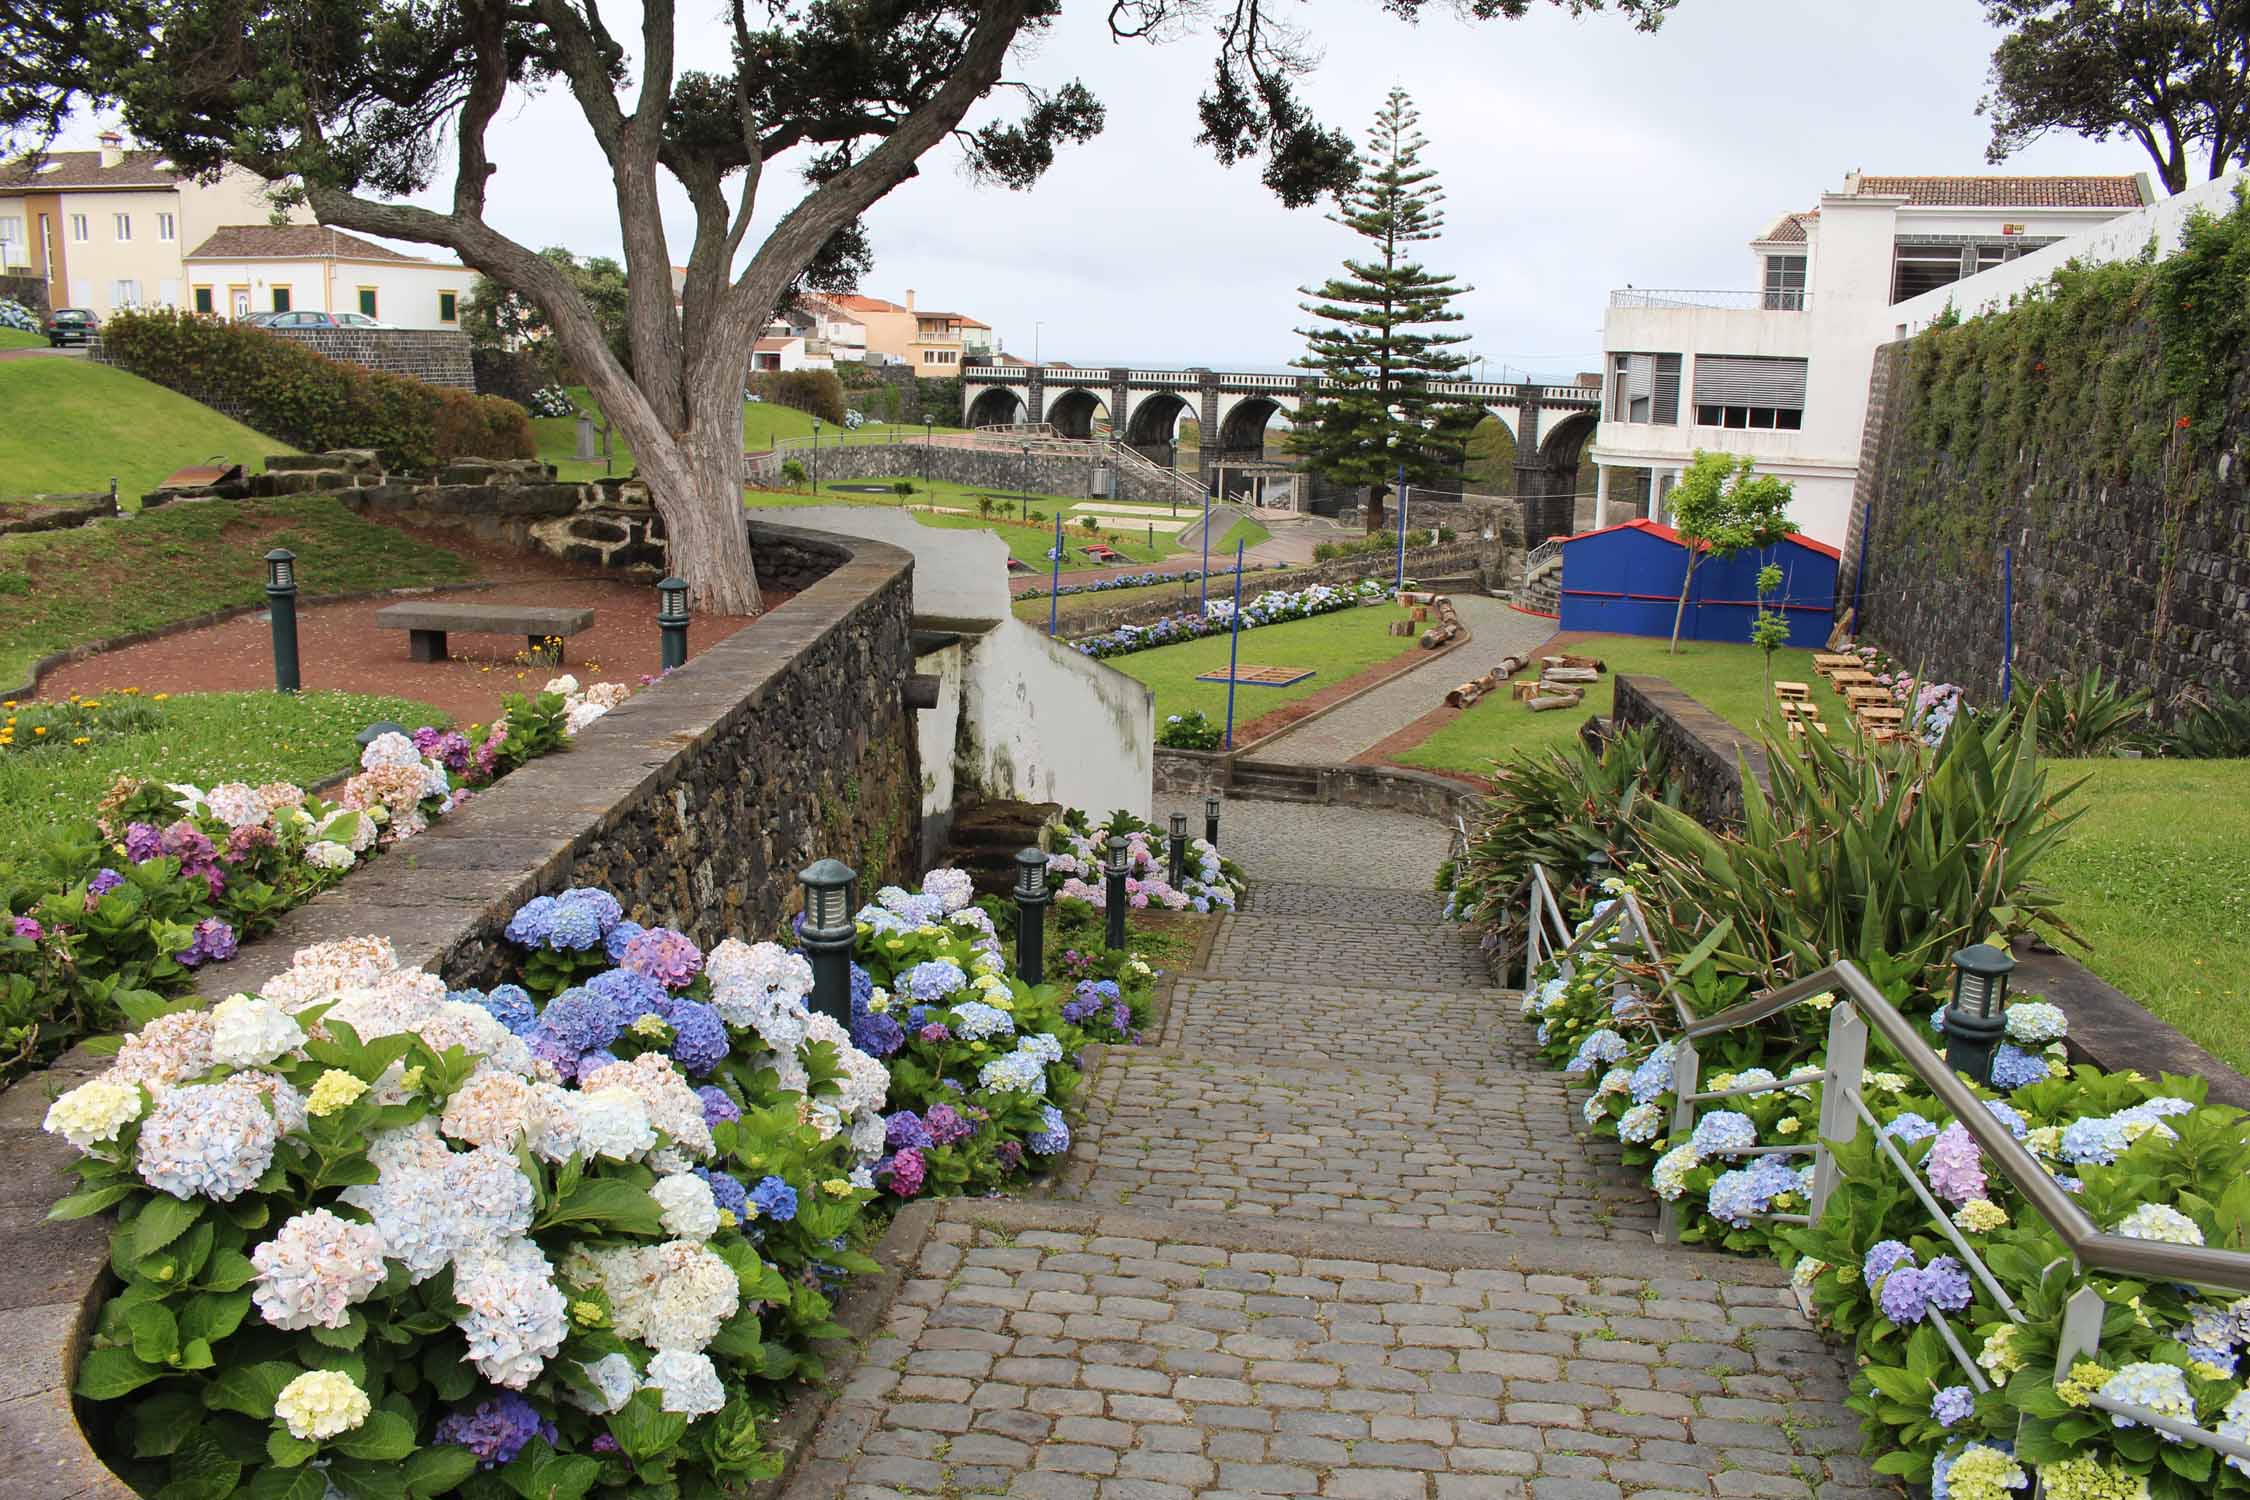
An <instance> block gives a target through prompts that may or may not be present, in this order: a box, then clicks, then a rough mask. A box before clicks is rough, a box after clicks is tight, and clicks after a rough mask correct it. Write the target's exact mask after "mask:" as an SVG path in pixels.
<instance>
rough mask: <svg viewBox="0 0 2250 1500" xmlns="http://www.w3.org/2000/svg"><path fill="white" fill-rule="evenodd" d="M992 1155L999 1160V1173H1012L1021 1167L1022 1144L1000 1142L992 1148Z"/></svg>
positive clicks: (1019, 1142)
mask: <svg viewBox="0 0 2250 1500" xmlns="http://www.w3.org/2000/svg"><path fill="white" fill-rule="evenodd" d="M992 1154H993V1155H994V1156H995V1157H998V1158H999V1161H1000V1170H1001V1171H1003V1172H1013V1171H1014V1170H1015V1169H1016V1168H1018V1167H1020V1166H1022V1165H1023V1142H1021V1141H1002V1142H1001V1143H1000V1144H999V1145H997V1146H995V1147H993V1148H992Z"/></svg>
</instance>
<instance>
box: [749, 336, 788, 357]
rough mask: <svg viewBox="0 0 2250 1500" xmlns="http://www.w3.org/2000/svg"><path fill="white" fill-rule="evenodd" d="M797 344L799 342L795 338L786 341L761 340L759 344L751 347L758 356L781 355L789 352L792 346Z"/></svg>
mask: <svg viewBox="0 0 2250 1500" xmlns="http://www.w3.org/2000/svg"><path fill="white" fill-rule="evenodd" d="M796 342H797V340H796V339H795V338H794V337H792V338H786V339H760V340H758V342H757V343H755V344H753V345H751V346H750V347H751V350H752V351H753V352H754V353H758V354H780V353H782V352H784V351H785V350H787V349H788V347H789V346H790V345H791V344H794V343H796Z"/></svg>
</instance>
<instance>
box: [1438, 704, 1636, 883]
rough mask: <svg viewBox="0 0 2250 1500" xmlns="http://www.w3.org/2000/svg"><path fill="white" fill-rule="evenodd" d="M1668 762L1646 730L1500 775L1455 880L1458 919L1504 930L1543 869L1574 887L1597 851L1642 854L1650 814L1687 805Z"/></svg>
mask: <svg viewBox="0 0 2250 1500" xmlns="http://www.w3.org/2000/svg"><path fill="white" fill-rule="evenodd" d="M1667 760H1668V757H1667V756H1666V754H1665V751H1664V745H1663V742H1662V741H1660V740H1659V739H1658V738H1657V736H1656V731H1655V730H1654V729H1653V728H1651V727H1649V726H1646V725H1642V726H1637V727H1634V728H1630V729H1624V730H1620V731H1619V732H1618V733H1616V734H1613V735H1611V736H1610V737H1609V739H1607V740H1606V741H1604V742H1603V744H1602V746H1601V748H1600V749H1599V750H1594V749H1589V748H1588V747H1587V746H1585V745H1584V744H1581V743H1578V742H1575V741H1574V742H1573V743H1571V744H1570V745H1568V746H1567V747H1565V748H1562V749H1559V750H1550V751H1548V752H1547V753H1546V754H1544V755H1536V756H1534V755H1522V756H1518V757H1517V758H1516V759H1514V760H1511V761H1508V762H1506V763H1505V764H1502V765H1500V766H1498V767H1496V768H1495V769H1494V772H1493V780H1494V782H1495V783H1496V785H1497V790H1495V791H1494V792H1493V794H1492V796H1491V797H1489V798H1487V799H1486V801H1485V804H1484V810H1483V812H1482V813H1481V814H1480V815H1479V819H1478V822H1477V826H1476V830H1475V832H1474V834H1473V835H1472V836H1471V838H1470V842H1469V852H1468V857H1467V858H1466V859H1464V860H1462V861H1461V863H1460V869H1459V870H1458V872H1457V873H1456V876H1455V879H1456V880H1457V882H1458V885H1459V896H1458V899H1457V902H1456V906H1455V914H1456V915H1461V916H1472V917H1475V918H1477V919H1479V920H1482V921H1486V922H1496V921H1498V920H1499V917H1500V912H1501V909H1502V907H1504V906H1505V905H1506V904H1507V903H1508V901H1509V899H1510V898H1511V897H1512V896H1513V895H1514V894H1515V890H1516V887H1518V886H1519V885H1521V884H1523V882H1524V880H1525V878H1526V877H1528V876H1529V875H1530V874H1531V867H1532V866H1533V865H1534V864H1543V865H1545V866H1546V867H1547V868H1548V870H1550V871H1552V872H1558V873H1560V874H1562V875H1564V876H1565V877H1566V878H1569V877H1574V876H1575V875H1576V874H1577V872H1578V871H1580V870H1582V869H1584V868H1585V867H1586V858H1587V856H1588V855H1590V854H1592V853H1594V852H1595V851H1596V850H1600V851H1602V852H1603V853H1606V854H1610V855H1611V856H1612V858H1616V857H1618V856H1620V855H1626V856H1630V855H1631V854H1632V853H1633V852H1635V851H1637V849H1638V847H1639V844H1638V833H1637V829H1638V827H1639V825H1640V823H1641V821H1642V819H1643V817H1644V815H1645V813H1646V812H1647V809H1648V807H1649V805H1650V804H1651V803H1652V802H1665V803H1669V804H1673V805H1677V803H1678V801H1679V796H1680V793H1679V787H1678V785H1677V783H1676V782H1675V781H1674V780H1673V779H1672V778H1670V777H1668V776H1667V775H1666V774H1665V773H1666V769H1667Z"/></svg>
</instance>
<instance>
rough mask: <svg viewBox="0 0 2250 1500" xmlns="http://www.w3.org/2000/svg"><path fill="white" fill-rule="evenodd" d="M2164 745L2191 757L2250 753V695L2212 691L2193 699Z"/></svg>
mask: <svg viewBox="0 0 2250 1500" xmlns="http://www.w3.org/2000/svg"><path fill="white" fill-rule="evenodd" d="M2164 748H2165V749H2166V750H2167V751H2169V752H2170V753H2171V754H2173V755H2177V756H2181V757H2183V758H2186V759H2189V760H2236V759H2240V758H2241V757H2243V756H2250V694H2244V695H2243V696H2241V697H2239V698H2238V697H2235V696H2233V695H2232V694H2229V693H2225V692H2213V693H2212V694H2210V695H2209V696H2208V697H2203V698H2199V699H2197V700H2195V701H2194V702H2192V703H2191V704H2190V705H2189V707H2188V709H2187V711H2186V712H2185V713H2183V714H2182V715H2181V716H2180V721H2179V722H2178V723H2177V724H2175V725H2173V726H2172V732H2171V733H2170V734H2168V735H2166V736H2165V737H2164Z"/></svg>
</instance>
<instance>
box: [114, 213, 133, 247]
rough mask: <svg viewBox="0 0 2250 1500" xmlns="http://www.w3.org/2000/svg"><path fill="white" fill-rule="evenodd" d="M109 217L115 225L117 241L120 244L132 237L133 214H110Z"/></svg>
mask: <svg viewBox="0 0 2250 1500" xmlns="http://www.w3.org/2000/svg"><path fill="white" fill-rule="evenodd" d="M110 218H111V219H112V220H113V221H115V223H116V225H117V243H119V244H120V245H122V244H124V243H126V242H127V241H128V240H130V239H132V237H133V216H132V215H131V214H111V215H110Z"/></svg>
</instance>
